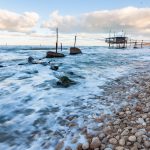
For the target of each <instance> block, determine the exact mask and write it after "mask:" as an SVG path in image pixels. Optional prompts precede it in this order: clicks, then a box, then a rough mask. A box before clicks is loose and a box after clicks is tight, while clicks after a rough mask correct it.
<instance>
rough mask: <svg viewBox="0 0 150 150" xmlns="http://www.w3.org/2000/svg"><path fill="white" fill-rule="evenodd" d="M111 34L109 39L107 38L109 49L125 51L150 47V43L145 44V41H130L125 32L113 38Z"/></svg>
mask: <svg viewBox="0 0 150 150" xmlns="http://www.w3.org/2000/svg"><path fill="white" fill-rule="evenodd" d="M110 34H111V32H110V33H109V37H108V38H105V42H106V43H108V45H109V46H108V47H109V48H116V49H124V48H127V47H133V48H143V46H150V42H145V41H144V40H134V39H130V40H129V38H128V37H127V36H125V33H123V31H122V34H121V35H119V36H118V35H115V34H114V36H111V35H110Z"/></svg>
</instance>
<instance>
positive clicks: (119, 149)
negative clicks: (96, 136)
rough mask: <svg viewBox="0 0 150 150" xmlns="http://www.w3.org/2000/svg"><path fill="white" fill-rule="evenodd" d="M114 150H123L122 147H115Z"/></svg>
mask: <svg viewBox="0 0 150 150" xmlns="http://www.w3.org/2000/svg"><path fill="white" fill-rule="evenodd" d="M115 150H124V147H122V146H117V147H116V148H115Z"/></svg>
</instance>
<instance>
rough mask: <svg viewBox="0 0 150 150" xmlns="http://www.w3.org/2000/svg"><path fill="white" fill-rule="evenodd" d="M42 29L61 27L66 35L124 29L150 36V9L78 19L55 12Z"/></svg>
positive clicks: (99, 14)
mask: <svg viewBox="0 0 150 150" xmlns="http://www.w3.org/2000/svg"><path fill="white" fill-rule="evenodd" d="M42 27H44V28H49V29H51V30H55V29H56V27H59V29H60V30H61V31H62V32H65V33H70V32H72V33H74V32H86V33H87V32H88V33H106V32H108V31H109V30H110V29H113V30H114V31H116V32H118V31H121V30H122V29H124V30H126V31H127V32H129V33H143V34H146V33H149V34H150V30H149V29H150V8H135V7H126V8H122V9H116V10H103V11H96V12H90V13H86V14H81V15H80V16H78V17H75V16H69V15H68V16H62V15H60V14H59V12H58V11H54V12H53V13H52V14H51V15H50V19H49V20H47V21H45V22H44V23H43V24H42Z"/></svg>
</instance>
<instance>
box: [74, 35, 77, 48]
mask: <svg viewBox="0 0 150 150" xmlns="http://www.w3.org/2000/svg"><path fill="white" fill-rule="evenodd" d="M76 40H77V36H76V35H75V39H74V48H75V47H76Z"/></svg>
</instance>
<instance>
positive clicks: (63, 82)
mask: <svg viewBox="0 0 150 150" xmlns="http://www.w3.org/2000/svg"><path fill="white" fill-rule="evenodd" d="M72 84H75V82H74V81H73V80H71V79H69V78H68V77H67V76H62V77H60V78H59V81H58V82H57V85H60V86H63V87H69V86H70V85H72Z"/></svg>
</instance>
